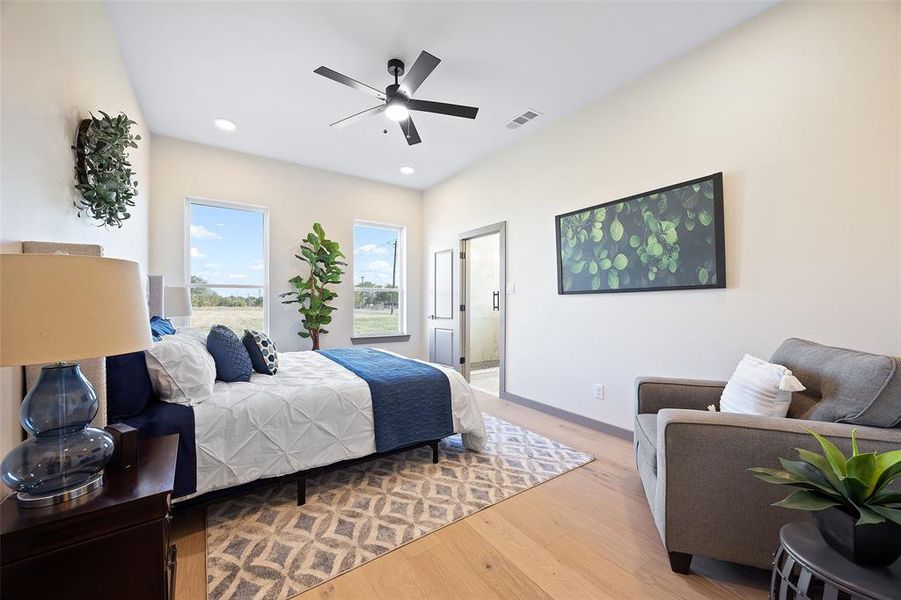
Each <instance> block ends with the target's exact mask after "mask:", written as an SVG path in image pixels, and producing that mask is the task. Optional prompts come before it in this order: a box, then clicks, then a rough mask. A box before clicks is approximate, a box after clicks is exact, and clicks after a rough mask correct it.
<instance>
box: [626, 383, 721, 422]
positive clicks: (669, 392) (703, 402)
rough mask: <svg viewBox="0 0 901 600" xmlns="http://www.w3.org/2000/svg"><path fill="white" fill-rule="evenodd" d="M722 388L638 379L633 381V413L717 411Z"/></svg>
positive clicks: (707, 384)
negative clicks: (681, 409)
mask: <svg viewBox="0 0 901 600" xmlns="http://www.w3.org/2000/svg"><path fill="white" fill-rule="evenodd" d="M725 387H726V382H724V381H709V380H705V379H674V378H667V377H639V378H638V379H636V380H635V412H636V414H639V415H641V414H646V413H651V414H654V413H657V412H659V411H660V410H661V409H664V408H686V409H692V410H707V407H708V406H709V405H711V404H714V405H716V406H717V408H719V405H720V396H721V395H722V394H723V388H725Z"/></svg>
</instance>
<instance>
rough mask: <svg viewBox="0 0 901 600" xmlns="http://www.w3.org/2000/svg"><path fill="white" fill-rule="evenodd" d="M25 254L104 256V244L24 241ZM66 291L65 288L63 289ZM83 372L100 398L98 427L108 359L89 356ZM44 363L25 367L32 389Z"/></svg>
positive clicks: (101, 423)
mask: <svg viewBox="0 0 901 600" xmlns="http://www.w3.org/2000/svg"><path fill="white" fill-rule="evenodd" d="M22 252H23V253H24V254H54V253H56V252H65V253H66V254H72V255H82V256H103V246H100V245H99V244H61V243H58V242H22ZM62 291H63V292H65V290H62ZM79 364H80V365H81V372H82V373H84V375H85V377H87V379H88V381H90V382H91V385H92V386H94V391H95V392H97V398H98V399H99V400H100V410H98V411H97V416H96V417H94V421H93V424H94V425H96V426H98V427H103V426H105V425H106V360H105V359H104V358H89V359H86V360H81V361H79ZM42 366H44V365H29V366H27V367H25V386H26V389H31V386H32V385H34V382H35V381H37V378H38V376H39V375H40V374H41V367H42Z"/></svg>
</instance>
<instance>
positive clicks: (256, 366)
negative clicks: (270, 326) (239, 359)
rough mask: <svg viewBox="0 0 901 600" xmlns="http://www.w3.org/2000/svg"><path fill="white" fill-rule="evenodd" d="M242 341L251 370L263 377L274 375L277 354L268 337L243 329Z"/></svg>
mask: <svg viewBox="0 0 901 600" xmlns="http://www.w3.org/2000/svg"><path fill="white" fill-rule="evenodd" d="M243 341H244V347H245V348H247V353H248V354H249V355H250V362H252V363H253V370H254V371H256V372H257V373H262V374H263V375H275V373H276V372H277V371H278V352H277V351H276V350H275V344H273V343H272V340H270V339H269V336H268V335H266V334H265V333H263V332H261V331H257V330H256V329H245V330H244V340H243Z"/></svg>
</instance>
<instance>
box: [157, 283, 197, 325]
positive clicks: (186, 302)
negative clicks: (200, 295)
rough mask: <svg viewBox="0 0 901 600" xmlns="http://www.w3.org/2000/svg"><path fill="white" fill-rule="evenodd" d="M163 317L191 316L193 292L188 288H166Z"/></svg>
mask: <svg viewBox="0 0 901 600" xmlns="http://www.w3.org/2000/svg"><path fill="white" fill-rule="evenodd" d="M163 312H164V313H165V314H164V315H163V316H164V317H166V318H167V319H169V318H172V317H190V316H191V292H190V291H189V290H188V288H186V287H166V289H165V292H164V293H163Z"/></svg>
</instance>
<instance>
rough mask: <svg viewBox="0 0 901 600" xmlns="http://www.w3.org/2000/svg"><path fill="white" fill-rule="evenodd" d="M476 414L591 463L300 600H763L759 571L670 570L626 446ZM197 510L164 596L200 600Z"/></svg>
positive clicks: (571, 428) (514, 410)
mask: <svg viewBox="0 0 901 600" xmlns="http://www.w3.org/2000/svg"><path fill="white" fill-rule="evenodd" d="M479 399H480V403H481V405H482V409H483V410H485V411H486V412H489V413H492V414H495V415H497V416H499V417H501V418H503V419H506V420H508V421H512V422H514V423H517V424H520V425H523V426H525V427H528V428H529V429H532V430H533V431H536V432H538V433H541V434H543V435H546V436H548V437H550V438H553V439H555V440H558V441H561V442H563V443H565V444H568V445H570V446H572V447H574V448H578V449H580V450H584V451H586V452H591V453H593V454H594V455H595V456H596V457H597V458H596V460H595V461H594V462H592V463H590V464H588V465H586V466H584V467H581V468H578V469H576V470H575V471H572V472H570V473H567V474H565V475H561V476H560V477H557V478H556V479H553V480H551V481H549V482H547V483H544V484H542V485H539V486H537V487H535V488H532V489H530V490H527V491H526V492H523V493H521V494H519V495H517V496H514V497H513V498H510V499H508V500H504V501H503V502H500V503H499V504H496V505H494V506H492V507H490V508H487V509H485V510H483V511H481V512H479V513H476V514H474V515H472V516H470V517H467V518H465V519H463V520H461V521H457V522H456V523H453V524H451V525H449V526H447V527H445V528H444V529H441V530H439V531H436V532H435V533H432V534H429V535H427V536H425V537H423V538H420V539H418V540H416V541H415V542H412V543H411V544H408V545H406V546H403V547H401V548H399V549H397V550H395V551H393V552H390V553H388V554H386V555H384V556H381V557H379V558H377V559H375V560H373V561H371V562H369V563H367V564H365V565H363V566H362V567H359V568H357V569H354V570H352V571H349V572H348V573H345V574H344V575H341V576H340V577H337V578H335V579H333V580H331V581H329V582H326V583H324V584H322V585H320V586H319V587H316V588H313V589H311V590H308V591H307V592H305V593H304V594H301V595H300V596H297V598H299V599H300V600H312V599H314V598H322V599H343V598H348V599H354V600H355V599H361V600H364V599H365V600H370V599H371V600H401V599H419V598H428V599H444V598H446V599H453V598H461V599H466V600H482V599H486V600H488V599H496V598H497V599H500V598H504V599H506V598H523V599H526V598H542V599H547V598H559V599H564V600H577V599H582V598H585V599H597V600H602V599H611V600H614V599H615V600H623V599H627V598H636V599H637V598H642V599H644V598H648V599H654V598H661V599H663V598H674V599H690V598H726V599H739V598H740V599H757V598H759V599H763V598H766V597H767V591H766V587H767V583H768V573H767V572H765V571H761V570H757V569H751V568H745V567H740V566H738V565H732V564H729V563H722V562H718V561H712V560H706V559H702V558H695V561H694V563H693V565H692V570H693V572H692V574H691V575H688V576H683V575H676V574H674V573H673V572H672V571H670V568H669V563H668V561H667V558H666V553H665V552H664V551H663V547H662V546H661V544H660V538H659V536H658V535H657V530H656V529H655V527H654V523H653V521H652V518H651V513H650V511H649V509H648V506H647V502H646V501H645V498H644V492H643V491H642V487H641V482H640V481H639V478H638V474H637V472H636V471H635V466H634V462H633V457H632V446H631V444H630V443H629V442H627V441H624V440H621V439H618V438H615V437H612V436H609V435H604V434H601V433H598V432H596V431H593V430H591V429H588V428H585V427H582V426H579V425H575V424H573V423H570V422H567V421H563V420H561V419H558V418H555V417H551V416H548V415H545V414H542V413H539V412H537V411H534V410H531V409H528V408H525V407H522V406H519V405H517V404H513V403H510V402H507V401H504V400H499V399H497V398H493V397H491V396H488V395H487V394H480V396H479ZM203 514H204V513H203V509H191V510H189V511H186V512H184V513H180V514H176V517H175V522H174V531H173V533H174V541H175V543H176V544H177V546H178V580H177V586H176V596H175V597H176V600H194V599H203V598H205V593H206V562H205V556H206V553H205V541H206V536H205V531H204V518H203Z"/></svg>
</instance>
